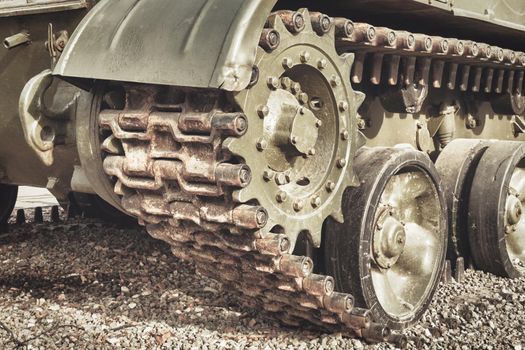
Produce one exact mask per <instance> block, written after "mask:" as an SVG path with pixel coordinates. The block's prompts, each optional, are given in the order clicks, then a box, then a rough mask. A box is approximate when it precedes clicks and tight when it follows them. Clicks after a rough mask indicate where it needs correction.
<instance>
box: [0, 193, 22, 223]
mask: <svg viewBox="0 0 525 350" xmlns="http://www.w3.org/2000/svg"><path fill="white" fill-rule="evenodd" d="M17 196H18V186H12V185H3V184H0V223H5V222H6V221H7V220H9V216H11V213H12V212H13V208H14V207H15V203H16V198H17Z"/></svg>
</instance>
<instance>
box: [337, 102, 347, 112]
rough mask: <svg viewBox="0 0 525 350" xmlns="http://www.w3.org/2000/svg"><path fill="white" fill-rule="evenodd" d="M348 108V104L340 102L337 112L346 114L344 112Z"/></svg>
mask: <svg viewBox="0 0 525 350" xmlns="http://www.w3.org/2000/svg"><path fill="white" fill-rule="evenodd" d="M348 107H349V105H348V102H346V101H341V102H339V110H340V111H341V112H346V111H348Z"/></svg>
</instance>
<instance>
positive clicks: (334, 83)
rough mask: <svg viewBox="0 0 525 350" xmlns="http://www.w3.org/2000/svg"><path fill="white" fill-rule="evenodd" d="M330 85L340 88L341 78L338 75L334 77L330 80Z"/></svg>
mask: <svg viewBox="0 0 525 350" xmlns="http://www.w3.org/2000/svg"><path fill="white" fill-rule="evenodd" d="M330 84H332V87H338V86H340V85H341V78H340V77H338V76H337V75H332V77H331V78H330Z"/></svg>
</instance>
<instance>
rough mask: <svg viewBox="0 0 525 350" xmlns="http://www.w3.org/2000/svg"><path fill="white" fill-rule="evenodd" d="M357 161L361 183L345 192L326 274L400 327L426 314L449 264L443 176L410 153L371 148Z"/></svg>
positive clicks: (327, 250)
mask: <svg viewBox="0 0 525 350" xmlns="http://www.w3.org/2000/svg"><path fill="white" fill-rule="evenodd" d="M355 162H356V163H355V169H356V172H357V175H358V176H359V178H360V179H361V185H360V186H359V187H352V188H348V189H347V190H346V192H345V195H344V198H343V213H344V216H345V223H344V224H338V223H336V222H334V221H327V222H326V225H325V234H324V239H325V240H324V242H323V244H324V256H325V268H326V269H327V273H328V274H331V275H332V276H334V278H335V280H336V286H337V288H339V289H340V290H341V291H344V292H347V293H352V294H353V295H354V297H355V303H356V306H359V307H363V308H368V309H370V310H371V312H372V317H373V319H374V321H375V322H377V323H380V324H385V325H387V326H388V327H390V328H393V329H401V328H404V327H406V326H409V325H411V324H413V323H415V322H417V321H418V320H419V319H420V318H421V316H422V315H423V313H424V312H425V310H426V309H427V306H428V304H429V303H430V301H431V300H432V297H433V295H434V292H435V290H436V288H437V286H438V284H439V281H440V277H441V272H442V270H443V266H444V262H445V255H446V246H447V219H446V204H445V199H444V196H443V191H442V188H441V184H440V179H439V175H438V174H437V171H436V169H435V167H434V165H433V164H432V162H431V160H430V159H429V158H428V156H426V155H425V154H423V153H421V152H417V151H414V150H412V149H407V148H364V149H362V150H360V151H359V152H358V155H357V157H356V160H355Z"/></svg>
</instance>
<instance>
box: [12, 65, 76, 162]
mask: <svg viewBox="0 0 525 350" xmlns="http://www.w3.org/2000/svg"><path fill="white" fill-rule="evenodd" d="M52 85H53V76H52V75H51V70H45V71H43V72H42V73H40V74H38V75H37V76H35V77H33V78H32V79H31V80H29V82H28V83H27V84H26V86H25V87H24V89H23V91H22V94H21V95H20V102H19V116H20V120H21V122H22V128H23V130H24V137H25V139H26V141H27V143H28V145H29V146H30V147H31V148H32V149H33V150H34V151H35V152H36V154H37V156H38V157H39V158H40V159H41V160H42V162H43V163H44V164H45V165H47V166H50V165H52V164H53V162H54V157H53V151H54V149H55V146H56V145H60V144H64V143H65V139H66V134H67V122H68V121H69V120H70V119H71V118H70V116H71V115H73V111H74V110H76V101H77V97H78V95H76V94H75V95H74V96H72V97H69V96H67V98H66V101H65V102H63V103H60V108H59V109H49V108H47V107H46V105H45V103H44V96H45V94H46V91H48V89H49V88H50V87H51V86H52ZM57 94H58V93H56V94H55V95H57Z"/></svg>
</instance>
